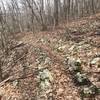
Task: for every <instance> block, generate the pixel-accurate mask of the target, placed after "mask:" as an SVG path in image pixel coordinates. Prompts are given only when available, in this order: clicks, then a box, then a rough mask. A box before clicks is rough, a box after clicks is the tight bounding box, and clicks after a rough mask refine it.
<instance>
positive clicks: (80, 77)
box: [74, 72, 91, 85]
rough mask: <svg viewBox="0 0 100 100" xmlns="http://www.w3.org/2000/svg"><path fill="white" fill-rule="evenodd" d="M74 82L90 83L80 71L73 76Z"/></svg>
mask: <svg viewBox="0 0 100 100" xmlns="http://www.w3.org/2000/svg"><path fill="white" fill-rule="evenodd" d="M74 82H75V83H76V85H89V84H91V82H90V80H89V79H88V78H87V77H86V75H85V74H81V73H80V72H78V73H77V74H76V75H75V76H74Z"/></svg>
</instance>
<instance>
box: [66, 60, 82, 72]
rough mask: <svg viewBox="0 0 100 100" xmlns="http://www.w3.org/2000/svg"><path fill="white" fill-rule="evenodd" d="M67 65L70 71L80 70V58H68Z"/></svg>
mask: <svg viewBox="0 0 100 100" xmlns="http://www.w3.org/2000/svg"><path fill="white" fill-rule="evenodd" d="M68 65H69V70H70V72H81V70H82V67H81V60H80V59H77V60H75V59H74V58H72V59H69V61H68Z"/></svg>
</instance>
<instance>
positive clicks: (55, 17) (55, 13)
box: [54, 0, 59, 26]
mask: <svg viewBox="0 0 100 100" xmlns="http://www.w3.org/2000/svg"><path fill="white" fill-rule="evenodd" d="M58 18H59V17H58V0H54V21H55V26H57V25H58V22H59V21H58V20H59V19H58Z"/></svg>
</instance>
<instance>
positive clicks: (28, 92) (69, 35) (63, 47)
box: [0, 14, 100, 100]
mask: <svg viewBox="0 0 100 100" xmlns="http://www.w3.org/2000/svg"><path fill="white" fill-rule="evenodd" d="M16 38H17V39H18V41H20V44H21V45H18V46H16V48H14V49H12V51H11V53H10V54H12V52H14V53H15V51H16V52H17V53H16V54H15V56H16V55H17V56H18V57H17V58H18V60H17V61H15V64H14V65H13V67H11V68H10V75H9V76H13V79H8V81H7V82H4V83H3V85H1V84H0V97H1V99H0V100H82V99H81V96H80V89H81V88H83V87H82V86H76V85H75V82H73V74H72V75H71V73H70V72H69V69H68V68H69V65H68V60H71V62H72V61H73V59H74V60H76V61H77V60H78V61H80V63H81V67H82V71H83V73H86V75H87V77H88V79H89V80H90V81H91V82H92V83H93V84H94V85H95V86H96V87H98V88H100V14H97V15H95V16H90V17H87V18H83V19H81V20H77V21H73V22H71V23H68V24H63V25H62V24H61V25H59V26H58V27H57V28H56V29H55V30H53V31H45V32H39V33H35V34H33V33H31V32H30V33H23V34H18V35H17V36H16ZM18 43H19V42H18ZM96 57H97V58H99V60H95V58H96ZM8 58H9V57H8ZM6 59H7V58H6ZM94 60H95V61H94ZM93 61H94V62H93ZM92 62H93V66H92V65H91V63H92ZM15 73H16V74H15ZM84 100H100V95H95V96H93V97H92V96H90V97H87V98H85V99H84Z"/></svg>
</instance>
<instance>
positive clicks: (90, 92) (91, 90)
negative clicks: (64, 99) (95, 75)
mask: <svg viewBox="0 0 100 100" xmlns="http://www.w3.org/2000/svg"><path fill="white" fill-rule="evenodd" d="M96 94H98V88H97V87H96V86H95V85H91V86H90V87H84V88H83V89H82V91H81V96H83V97H93V96H95V95H96Z"/></svg>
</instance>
